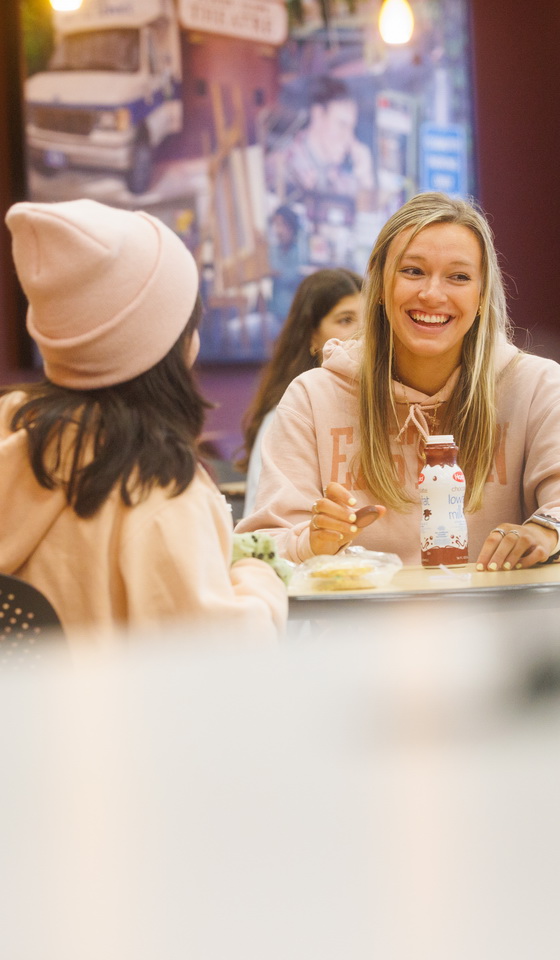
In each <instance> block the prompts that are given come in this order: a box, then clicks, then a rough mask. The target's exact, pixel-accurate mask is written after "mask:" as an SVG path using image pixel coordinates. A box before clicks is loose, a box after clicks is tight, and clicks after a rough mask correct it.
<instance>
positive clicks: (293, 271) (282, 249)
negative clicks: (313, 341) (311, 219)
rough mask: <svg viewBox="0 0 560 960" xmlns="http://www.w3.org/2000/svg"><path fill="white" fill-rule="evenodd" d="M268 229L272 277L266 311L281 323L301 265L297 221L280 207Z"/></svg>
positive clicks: (288, 307) (283, 206)
mask: <svg viewBox="0 0 560 960" xmlns="http://www.w3.org/2000/svg"><path fill="white" fill-rule="evenodd" d="M270 229H271V234H272V239H271V243H270V246H269V248H268V259H269V263H270V270H271V274H272V297H271V302H270V310H271V312H272V313H273V314H274V316H275V317H276V318H277V320H278V321H280V322H281V323H283V322H284V320H285V319H286V317H287V315H288V311H289V309H290V306H291V303H292V300H293V298H294V294H295V292H296V290H297V288H298V284H299V282H300V280H301V276H300V272H299V268H300V264H301V263H303V262H304V257H303V255H302V245H301V243H300V232H301V231H300V225H299V218H298V216H297V214H296V213H295V211H294V210H292V209H291V208H290V207H287V206H285V205H282V206H280V207H278V209H277V210H275V211H274V213H273V215H272V217H271V222H270Z"/></svg>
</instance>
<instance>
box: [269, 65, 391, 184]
mask: <svg viewBox="0 0 560 960" xmlns="http://www.w3.org/2000/svg"><path fill="white" fill-rule="evenodd" d="M309 97H310V106H309V121H308V123H307V126H305V127H304V128H303V129H302V130H300V131H299V132H298V133H297V134H296V135H295V137H294V139H293V140H292V141H291V142H290V143H289V144H288V145H287V147H286V148H285V149H284V150H282V151H278V152H277V153H275V152H272V153H271V155H270V156H269V158H268V161H267V167H268V181H269V186H270V188H271V189H272V190H274V191H275V192H276V193H278V194H279V195H280V196H282V197H284V198H285V199H286V200H287V202H293V201H295V200H300V199H302V198H303V197H304V196H305V194H306V193H309V192H312V193H321V194H331V195H332V194H335V195H344V196H351V197H356V196H357V195H358V194H360V193H362V194H363V193H366V194H369V193H371V191H373V189H374V186H375V178H374V171H373V160H372V155H371V150H370V148H369V147H368V146H367V145H366V144H365V143H362V141H361V140H359V139H358V138H357V136H356V132H355V131H356V125H357V122H358V104H357V102H356V100H355V99H354V97H353V96H352V94H351V92H350V90H349V88H348V86H347V85H346V83H345V82H344V80H340V79H339V78H337V77H331V76H328V75H326V76H320V77H316V78H315V80H314V81H312V82H311V84H310V93H309ZM279 188H280V189H279Z"/></svg>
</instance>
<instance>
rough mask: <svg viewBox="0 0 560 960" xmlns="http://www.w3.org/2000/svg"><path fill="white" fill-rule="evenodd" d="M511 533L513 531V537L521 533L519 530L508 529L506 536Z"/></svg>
mask: <svg viewBox="0 0 560 960" xmlns="http://www.w3.org/2000/svg"><path fill="white" fill-rule="evenodd" d="M511 533H513V536H514V537H520V536H521V534H520V533H519V530H508V532H507V534H506V536H508V537H509V535H510V534H511Z"/></svg>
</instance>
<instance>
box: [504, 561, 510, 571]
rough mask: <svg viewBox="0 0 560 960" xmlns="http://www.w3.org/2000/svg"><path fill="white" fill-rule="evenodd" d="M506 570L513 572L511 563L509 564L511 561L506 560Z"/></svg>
mask: <svg viewBox="0 0 560 960" xmlns="http://www.w3.org/2000/svg"><path fill="white" fill-rule="evenodd" d="M504 570H511V563H510V562H509V560H506V562H505V563H504Z"/></svg>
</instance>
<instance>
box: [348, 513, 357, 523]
mask: <svg viewBox="0 0 560 960" xmlns="http://www.w3.org/2000/svg"><path fill="white" fill-rule="evenodd" d="M355 520H356V514H355V513H351V514H350V516H349V517H348V523H354V522H355Z"/></svg>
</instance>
